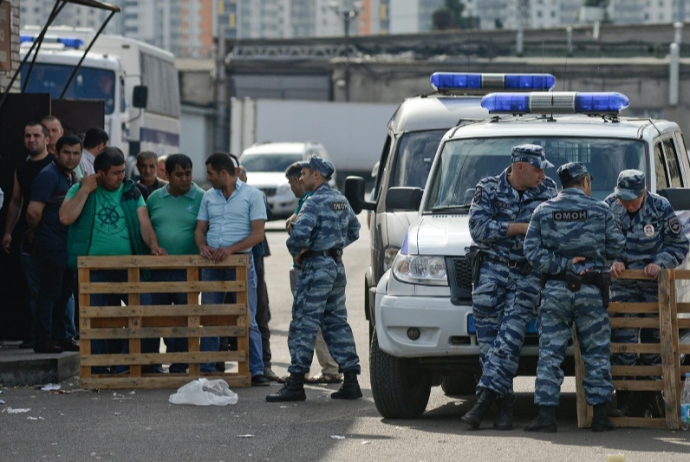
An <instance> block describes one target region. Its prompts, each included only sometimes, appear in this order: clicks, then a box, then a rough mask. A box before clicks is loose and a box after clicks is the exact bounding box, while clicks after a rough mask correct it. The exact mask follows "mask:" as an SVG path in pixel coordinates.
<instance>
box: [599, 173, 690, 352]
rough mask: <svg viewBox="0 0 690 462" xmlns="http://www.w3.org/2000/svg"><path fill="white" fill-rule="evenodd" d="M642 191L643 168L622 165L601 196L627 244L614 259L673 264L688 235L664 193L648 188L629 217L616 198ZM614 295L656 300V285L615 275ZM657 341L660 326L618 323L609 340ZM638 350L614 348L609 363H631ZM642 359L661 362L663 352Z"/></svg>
mask: <svg viewBox="0 0 690 462" xmlns="http://www.w3.org/2000/svg"><path fill="white" fill-rule="evenodd" d="M643 193H645V177H644V173H643V172H641V171H639V170H623V171H622V172H621V173H620V175H619V176H618V181H617V187H616V191H615V192H614V193H613V194H611V195H610V196H608V197H607V198H606V199H604V202H606V203H607V204H608V205H609V207H610V208H611V211H612V212H613V214H614V216H615V217H616V221H617V223H618V226H619V228H620V229H621V231H622V232H623V235H624V236H625V238H626V242H625V249H624V250H623V253H622V254H621V256H620V257H619V258H618V260H617V261H619V262H622V263H623V264H625V267H626V268H627V269H644V268H645V267H646V266H647V265H649V264H650V263H655V264H657V265H659V266H660V267H661V268H662V269H669V268H675V267H676V266H678V265H680V263H681V262H682V261H683V260H684V259H685V256H686V255H687V254H688V247H689V244H688V238H687V236H686V235H685V233H684V232H683V229H682V226H681V224H680V221H679V220H678V217H677V216H676V214H675V212H674V211H673V208H672V207H671V204H669V202H668V200H666V199H665V198H663V197H661V196H659V195H657V194H653V193H650V192H647V193H646V194H645V198H644V199H643V201H642V206H641V207H640V209H639V210H638V211H637V212H636V213H635V214H634V215H633V216H632V217H631V216H630V214H629V213H628V211H627V210H626V209H625V207H623V205H622V204H621V203H620V202H619V201H618V199H622V200H634V199H637V198H638V197H640V196H641V195H642V194H643ZM611 289H612V297H611V299H612V300H613V301H615V302H630V303H635V302H657V301H658V300H659V285H658V283H657V281H656V280H623V279H614V281H613V283H612V285H611ZM624 316H625V317H637V316H640V315H638V314H634V313H631V314H625V315H624ZM640 338H641V341H642V343H659V329H642V332H640V329H635V328H629V329H616V330H614V331H613V334H612V339H611V340H612V341H613V342H616V343H638V341H639V340H640ZM636 360H637V355H636V354H634V353H632V354H631V353H621V354H615V355H613V356H612V357H611V364H614V365H625V366H631V365H634V364H635V362H636ZM640 363H641V364H643V365H654V364H661V358H660V357H659V355H655V354H641V355H640Z"/></svg>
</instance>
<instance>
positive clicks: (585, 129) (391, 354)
mask: <svg viewBox="0 0 690 462" xmlns="http://www.w3.org/2000/svg"><path fill="white" fill-rule="evenodd" d="M481 104H482V106H483V107H484V108H485V109H487V110H488V111H489V112H490V113H492V114H507V115H504V116H499V115H495V116H494V117H493V118H492V119H490V120H485V121H477V122H474V123H465V124H462V125H460V126H458V127H455V128H453V129H451V130H450V131H448V132H447V133H446V134H445V136H444V137H443V139H442V141H441V144H440V146H439V149H438V152H437V154H436V156H435V158H434V162H433V165H432V167H431V171H430V174H429V178H428V181H427V183H426V188H425V189H424V190H422V189H421V188H413V187H412V188H411V187H400V188H391V189H390V190H389V191H388V196H387V198H386V207H387V209H389V210H416V209H418V210H419V211H418V213H417V215H416V218H415V219H414V220H413V222H412V224H411V226H410V227H409V229H408V231H407V234H406V237H405V239H404V242H403V244H402V246H401V249H400V251H399V252H398V254H397V255H396V257H395V259H394V261H393V262H392V264H391V269H390V270H389V271H387V272H386V273H385V274H384V275H383V277H382V278H381V280H380V281H379V283H378V286H377V287H376V299H375V316H376V332H375V334H374V336H373V339H372V344H371V353H370V356H371V357H370V369H371V370H370V375H371V385H372V392H373V396H374V401H375V403H376V407H377V409H378V411H379V412H380V413H381V415H383V416H384V417H388V418H405V417H415V416H418V415H420V414H422V413H423V412H424V410H425V408H426V405H427V402H428V399H429V394H430V390H431V387H432V386H433V385H438V384H442V386H443V389H444V391H445V392H446V393H447V394H461V393H473V392H474V385H475V384H476V373H477V372H478V370H479V346H478V344H477V339H476V332H475V326H474V320H473V318H472V314H471V313H472V308H471V302H472V301H471V290H472V287H471V271H470V268H469V265H468V263H467V260H466V258H465V248H466V247H467V246H469V244H470V243H471V237H470V233H469V224H468V222H469V215H468V212H469V208H470V203H471V201H472V198H473V196H474V191H475V186H476V184H477V183H478V182H479V180H480V179H482V178H484V177H486V176H493V175H498V174H500V173H501V172H502V171H503V169H505V168H506V167H508V165H509V163H510V151H511V148H512V147H513V146H516V145H519V144H525V143H529V144H538V145H541V146H543V147H544V149H545V152H546V157H547V159H548V160H549V161H550V162H551V163H553V164H554V165H555V166H556V167H558V166H560V165H562V164H564V163H566V162H572V161H579V162H583V163H584V164H585V165H586V166H587V169H588V170H589V171H590V172H591V173H592V175H593V177H594V181H593V183H592V188H593V190H592V195H593V196H594V197H597V198H599V199H603V198H604V197H606V196H607V195H608V194H610V193H611V192H613V189H614V187H615V184H616V179H617V177H618V173H619V172H620V171H621V170H625V169H630V168H633V169H638V170H642V171H643V172H645V173H646V176H647V188H648V189H649V190H650V191H652V192H658V193H660V194H662V195H666V197H667V198H669V200H670V201H671V204H672V205H673V206H674V208H675V209H676V210H677V211H683V210H685V211H687V210H690V191H687V190H683V189H678V188H687V187H690V164H689V162H688V155H687V153H686V146H685V142H684V141H683V136H682V134H681V130H680V128H679V126H678V125H677V124H676V123H674V122H670V121H666V120H651V119H645V118H623V117H619V115H618V113H619V111H620V110H622V109H624V108H626V107H627V106H628V99H627V98H626V97H625V96H624V95H622V94H620V93H570V92H568V93H566V92H549V93H530V94H525V93H521V94H490V95H487V96H485V97H484V98H483V100H482V103H481ZM553 114H559V115H553ZM546 173H547V175H548V176H550V177H551V178H553V179H554V180H555V181H556V182H557V183H558V177H557V175H556V172H555V169H548V170H547V171H546ZM679 215H681V219H682V222H683V224H684V226H685V230H686V232H688V231H689V230H690V225H688V223H689V220H688V218H689V212H680V213H679ZM679 292H682V290H679ZM530 330H531V334H532V335H531V336H528V338H527V339H526V341H525V346H524V347H523V351H522V358H521V361H520V371H519V373H527V374H529V375H534V367H535V364H536V359H537V353H538V341H537V338H536V333H535V329H534V325H533V324H532V326H531V329H530ZM570 352H571V356H572V348H571V349H570ZM568 368H572V358H570V364H564V369H566V373H570V374H572V369H571V370H570V371H568V370H567V369H568Z"/></svg>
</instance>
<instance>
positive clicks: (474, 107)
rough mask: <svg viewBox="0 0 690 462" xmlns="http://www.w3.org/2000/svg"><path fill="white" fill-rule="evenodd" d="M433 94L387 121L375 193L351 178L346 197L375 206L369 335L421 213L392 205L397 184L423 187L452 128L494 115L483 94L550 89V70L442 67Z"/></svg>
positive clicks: (357, 205)
mask: <svg viewBox="0 0 690 462" xmlns="http://www.w3.org/2000/svg"><path fill="white" fill-rule="evenodd" d="M430 82H431V86H432V88H433V89H434V90H435V91H434V92H432V93H429V94H424V95H420V96H415V97H412V98H407V99H406V100H405V101H403V102H402V103H401V104H400V106H399V107H398V109H397V110H396V111H395V113H394V114H393V117H392V118H391V120H390V122H389V123H388V134H387V136H386V141H385V144H384V146H383V151H382V153H381V159H380V161H379V163H378V170H377V172H376V175H375V178H376V183H375V186H374V192H373V195H372V197H371V198H370V200H368V201H365V200H364V194H365V192H364V189H365V187H364V180H363V179H362V178H360V177H349V178H348V179H347V180H346V181H345V196H346V197H347V199H348V201H349V202H350V205H351V206H352V208H353V210H354V211H355V213H357V214H358V213H360V212H361V211H362V209H366V210H371V211H374V213H372V214H371V217H370V218H371V221H370V224H369V230H370V231H369V233H370V254H371V258H370V266H369V268H368V269H367V272H366V275H365V280H364V291H365V292H364V296H365V298H364V300H365V301H364V313H365V316H366V319H367V320H368V321H369V334H370V337H371V334H372V333H373V329H374V326H375V313H374V299H375V296H376V285H377V283H378V281H379V279H381V276H382V275H383V273H385V272H386V271H387V270H388V269H389V268H390V267H391V264H392V263H393V259H394V258H395V256H396V255H397V253H398V251H399V250H400V246H401V245H402V242H403V239H404V238H405V235H406V233H407V229H408V228H409V226H410V223H411V222H412V220H413V219H414V218H415V217H416V213H414V212H410V211H404V210H396V209H394V208H391V207H390V206H388V205H387V200H388V190H389V188H392V187H403V186H404V187H415V188H420V189H421V188H423V187H424V185H425V184H426V180H427V177H428V176H429V170H430V169H431V163H432V161H433V160H434V155H435V154H436V151H437V149H438V145H439V142H440V141H441V138H442V137H443V135H444V134H445V133H446V132H447V131H448V129H449V128H451V127H454V126H456V125H458V124H460V123H463V121H466V120H484V119H488V118H490V117H491V116H490V114H489V111H487V110H486V109H485V108H483V107H481V105H480V103H481V98H482V96H483V95H486V94H487V93H490V92H492V91H494V92H495V91H510V92H515V91H539V90H550V89H551V88H553V86H554V85H555V84H556V79H555V77H554V76H552V75H550V74H468V73H450V72H437V73H434V74H432V75H431V78H430Z"/></svg>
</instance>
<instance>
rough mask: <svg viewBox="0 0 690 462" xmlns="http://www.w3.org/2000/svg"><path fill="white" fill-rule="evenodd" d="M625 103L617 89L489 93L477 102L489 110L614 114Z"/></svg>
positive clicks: (626, 101) (531, 112)
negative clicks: (593, 91) (602, 90)
mask: <svg viewBox="0 0 690 462" xmlns="http://www.w3.org/2000/svg"><path fill="white" fill-rule="evenodd" d="M629 105H630V101H629V100H628V97H627V96H625V95H624V94H622V93H617V92H599V93H583V92H532V93H490V94H488V95H486V96H484V97H483V98H482V102H481V106H482V107H483V108H484V109H486V110H488V111H489V113H492V114H501V113H503V114H618V113H619V112H620V111H622V110H623V109H625V108H627V107H628V106H629Z"/></svg>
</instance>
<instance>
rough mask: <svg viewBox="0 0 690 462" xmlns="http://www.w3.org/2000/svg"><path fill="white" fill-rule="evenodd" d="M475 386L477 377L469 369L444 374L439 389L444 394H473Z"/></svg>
mask: <svg viewBox="0 0 690 462" xmlns="http://www.w3.org/2000/svg"><path fill="white" fill-rule="evenodd" d="M476 388H477V379H476V378H475V377H474V374H473V373H472V372H471V371H463V372H460V373H457V374H448V375H444V376H443V380H442V381H441V389H442V390H443V392H444V393H445V394H446V395H474V394H475V392H476Z"/></svg>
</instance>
